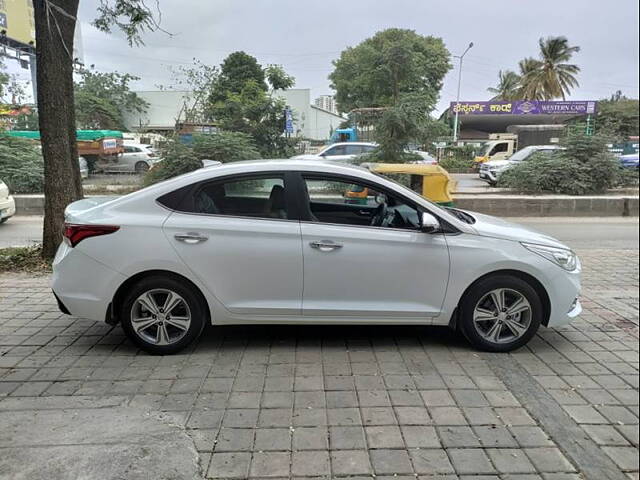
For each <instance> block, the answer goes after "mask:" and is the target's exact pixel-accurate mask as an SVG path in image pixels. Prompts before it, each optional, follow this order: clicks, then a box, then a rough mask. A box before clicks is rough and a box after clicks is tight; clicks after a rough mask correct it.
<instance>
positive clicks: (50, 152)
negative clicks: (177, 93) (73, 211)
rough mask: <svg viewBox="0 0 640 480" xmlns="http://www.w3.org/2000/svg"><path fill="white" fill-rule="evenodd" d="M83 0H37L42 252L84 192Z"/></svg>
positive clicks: (54, 241) (50, 250)
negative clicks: (79, 113) (76, 46)
mask: <svg viewBox="0 0 640 480" xmlns="http://www.w3.org/2000/svg"><path fill="white" fill-rule="evenodd" d="M78 2H79V0H34V1H33V8H34V16H35V27H36V62H37V77H36V78H37V82H38V115H39V124H40V139H41V140H40V141H41V143H42V155H43V157H44V231H43V245H42V255H43V256H44V257H45V258H52V257H53V256H54V255H55V252H56V249H57V247H58V244H59V243H60V241H61V240H62V233H63V229H64V209H65V207H66V206H67V205H68V204H69V203H71V202H74V201H76V200H79V199H81V198H82V181H81V179H80V167H79V165H78V147H77V144H76V118H75V110H74V100H73V34H74V30H75V25H76V15H77V12H78Z"/></svg>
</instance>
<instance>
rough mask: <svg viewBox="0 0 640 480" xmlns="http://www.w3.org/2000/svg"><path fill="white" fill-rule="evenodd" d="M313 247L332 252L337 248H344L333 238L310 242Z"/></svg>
mask: <svg viewBox="0 0 640 480" xmlns="http://www.w3.org/2000/svg"><path fill="white" fill-rule="evenodd" d="M309 245H310V246H311V248H315V249H318V250H320V251H321V252H331V251H333V250H337V249H339V248H342V244H341V243H335V242H332V241H331V240H321V241H319V242H309Z"/></svg>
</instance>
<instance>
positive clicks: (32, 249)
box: [0, 245, 51, 273]
mask: <svg viewBox="0 0 640 480" xmlns="http://www.w3.org/2000/svg"><path fill="white" fill-rule="evenodd" d="M49 271H51V261H50V260H45V259H43V258H42V245H31V246H29V247H10V248H0V272H11V273H17V272H27V273H47V272H49Z"/></svg>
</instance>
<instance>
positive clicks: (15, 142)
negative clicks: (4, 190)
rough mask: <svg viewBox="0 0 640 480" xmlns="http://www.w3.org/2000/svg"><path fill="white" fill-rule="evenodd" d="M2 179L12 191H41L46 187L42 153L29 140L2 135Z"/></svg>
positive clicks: (0, 165)
mask: <svg viewBox="0 0 640 480" xmlns="http://www.w3.org/2000/svg"><path fill="white" fill-rule="evenodd" d="M0 179H2V181H4V183H6V184H7V185H8V186H9V190H10V191H11V193H41V192H42V191H43V187H44V161H43V159H42V154H41V153H40V151H39V150H38V149H37V148H36V147H35V146H34V144H33V143H31V142H30V141H29V140H26V139H24V138H16V137H10V136H8V135H0Z"/></svg>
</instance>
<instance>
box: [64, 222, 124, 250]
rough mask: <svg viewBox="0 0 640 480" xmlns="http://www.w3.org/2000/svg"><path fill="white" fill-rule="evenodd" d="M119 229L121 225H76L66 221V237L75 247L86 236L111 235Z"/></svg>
mask: <svg viewBox="0 0 640 480" xmlns="http://www.w3.org/2000/svg"><path fill="white" fill-rule="evenodd" d="M119 229H120V227H118V226H115V225H74V224H72V223H65V224H64V238H66V239H67V240H69V244H70V245H71V246H72V247H75V246H76V245H77V244H79V243H80V242H81V241H82V240H84V239H85V238H89V237H98V236H100V235H109V234H110V233H113V232H116V231H118V230H119Z"/></svg>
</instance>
